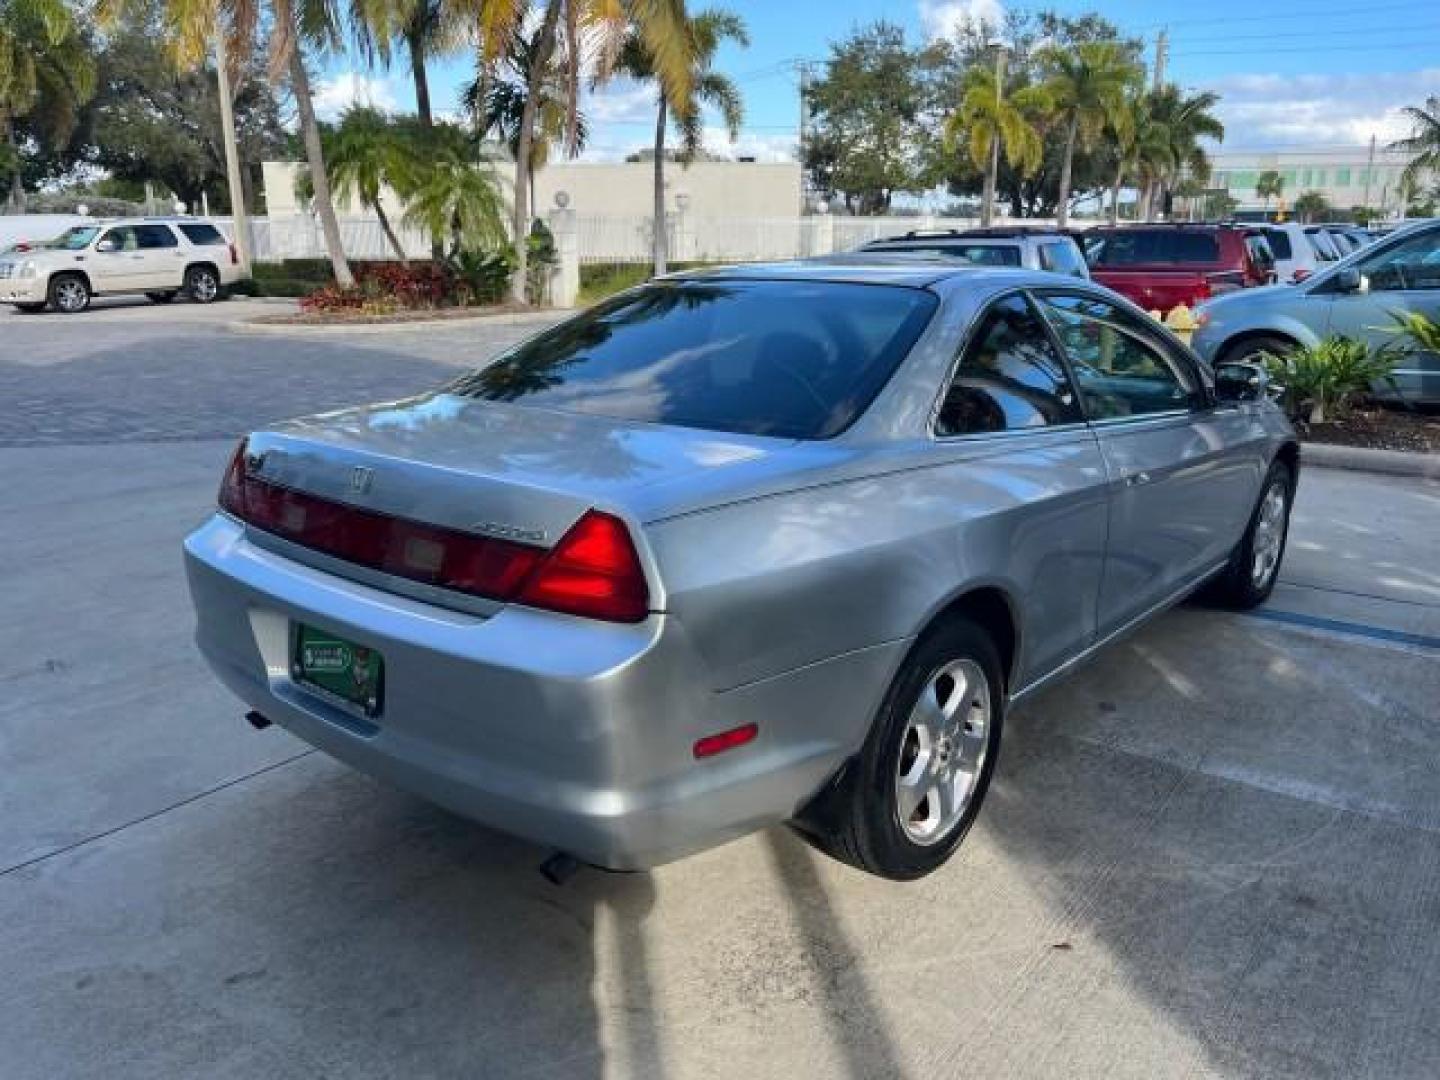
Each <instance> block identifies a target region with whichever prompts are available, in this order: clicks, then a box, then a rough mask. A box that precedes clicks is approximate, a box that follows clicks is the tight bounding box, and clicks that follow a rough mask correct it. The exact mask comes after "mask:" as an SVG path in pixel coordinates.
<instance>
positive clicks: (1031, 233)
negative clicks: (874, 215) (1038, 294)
mask: <svg viewBox="0 0 1440 1080" xmlns="http://www.w3.org/2000/svg"><path fill="white" fill-rule="evenodd" d="M860 250H861V251H864V252H886V251H896V252H906V251H908V252H920V253H924V254H927V255H935V256H939V257H942V258H946V259H959V260H963V261H964V262H967V263H970V264H972V265H974V266H1014V267H1024V268H1025V269H1027V270H1047V271H1049V272H1050V273H1052V274H1064V275H1066V276H1068V277H1078V278H1085V279H1087V280H1088V279H1089V277H1090V270H1089V268H1088V267H1087V266H1086V265H1085V255H1084V253H1083V252H1082V251H1081V250H1080V245H1079V244H1077V243H1076V242H1075V238H1074V237H1073V236H1071V235H1070V234H1069V233H1065V232H1060V231H1058V230H1047V229H966V230H963V231H959V230H954V229H921V230H916V231H914V232H908V233H906V234H905V235H903V236H892V237H889V238H888V239H885V240H874V241H871V242H870V243H868V244H866V245H865V246H864V247H862V248H861V249H860Z"/></svg>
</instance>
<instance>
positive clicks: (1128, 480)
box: [1125, 469, 1150, 487]
mask: <svg viewBox="0 0 1440 1080" xmlns="http://www.w3.org/2000/svg"><path fill="white" fill-rule="evenodd" d="M1149 482H1150V474H1149V473H1148V472H1145V471H1144V470H1143V469H1142V470H1140V471H1139V472H1132V473H1127V474H1126V476H1125V486H1126V487H1139V486H1140V485H1141V484H1148V483H1149Z"/></svg>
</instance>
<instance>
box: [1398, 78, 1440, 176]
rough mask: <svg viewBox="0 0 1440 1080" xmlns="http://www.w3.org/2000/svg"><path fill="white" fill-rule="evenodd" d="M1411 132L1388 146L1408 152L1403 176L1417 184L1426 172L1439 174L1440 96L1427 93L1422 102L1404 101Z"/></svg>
mask: <svg viewBox="0 0 1440 1080" xmlns="http://www.w3.org/2000/svg"><path fill="white" fill-rule="evenodd" d="M1405 116H1406V118H1407V119H1408V120H1409V121H1410V134H1409V135H1408V136H1407V137H1405V138H1403V139H1398V140H1396V141H1395V142H1393V143H1391V144H1390V149H1391V150H1398V151H1400V152H1401V153H1402V154H1408V155H1409V157H1410V161H1409V163H1408V164H1407V165H1406V166H1405V172H1404V174H1403V179H1404V180H1406V181H1408V182H1409V183H1410V184H1411V185H1412V187H1415V188H1418V187H1419V185H1420V182H1421V181H1422V180H1423V179H1424V178H1425V177H1426V176H1427V175H1435V176H1440V97H1434V96H1431V97H1428V98H1426V99H1425V104H1424V105H1407V106H1406V107H1405Z"/></svg>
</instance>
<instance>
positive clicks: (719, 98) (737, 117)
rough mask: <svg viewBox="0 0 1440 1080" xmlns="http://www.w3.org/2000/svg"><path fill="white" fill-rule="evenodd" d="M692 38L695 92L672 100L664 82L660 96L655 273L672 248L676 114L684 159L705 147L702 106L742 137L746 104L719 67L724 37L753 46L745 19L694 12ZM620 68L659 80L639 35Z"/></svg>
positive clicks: (657, 110) (654, 216)
mask: <svg viewBox="0 0 1440 1080" xmlns="http://www.w3.org/2000/svg"><path fill="white" fill-rule="evenodd" d="M687 29H688V31H689V38H690V60H689V63H690V95H689V99H688V100H680V101H674V100H671V98H670V96H669V94H668V93H667V92H666V88H665V87H664V86H663V85H661V86H660V87H659V88H658V89H657V90H656V94H655V148H654V149H655V162H654V177H655V184H654V210H653V211H652V224H651V240H652V242H651V258H652V262H653V267H654V273H655V275H656V276H659V275H660V274H663V273H665V270H666V260H667V258H668V254H669V253H668V251H667V250H666V240H667V237H666V228H665V134H666V130H667V128H668V127H669V123H670V119H671V118H672V117H673V119H674V121H675V126H676V128H677V130H678V131H679V134H680V160H681V161H682V162H687V163H688V162H690V161H692V160H694V157H695V155H696V154H697V153H698V152H699V151H700V145H701V139H702V127H701V119H702V112H701V110H702V108H703V106H705V105H712V106H714V107H715V108H717V109H718V110H719V111H720V116H721V118H722V119H723V120H724V122H725V128H726V130H727V131H728V132H729V134H730V141H731V142H734V141H735V140H736V139H738V138H739V137H740V125H741V123H742V122H743V121H744V117H745V106H744V103H743V102H742V100H741V97H740V88H739V87H738V86H736V85H735V83H734V82H733V81H731V79H730V78H729V77H728V76H725V75H722V74H721V73H720V72H718V71H716V70H714V63H715V53H716V51H717V50H718V49H719V48H720V45H721V44H722V43H723V42H725V41H734V42H736V43H737V44H739V45H743V46H747V47H748V46H749V44H750V36H749V35H748V34H747V33H746V32H745V21H744V20H743V19H741V18H740V16H738V15H736V14H733V13H732V12H729V11H724V10H722V9H720V8H711V9H708V10H706V11H701V12H699V13H698V14H696V15H694V16H692V17H691V18H690V20H689V24H688V27H687ZM616 70H617V71H619V72H623V73H624V74H626V75H629V76H630V77H631V78H635V79H641V80H651V79H654V78H655V62H654V60H653V59H652V58H651V56H650V53H649V50H648V49H647V48H646V45H645V41H644V39H643V38H642V37H640V36H639V35H638V34H632V35H631V36H630V37H629V38H627V39H626V41H625V44H624V46H623V47H622V48H621V51H620V59H619V61H618V63H617V64H616Z"/></svg>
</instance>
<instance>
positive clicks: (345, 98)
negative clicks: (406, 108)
mask: <svg viewBox="0 0 1440 1080" xmlns="http://www.w3.org/2000/svg"><path fill="white" fill-rule="evenodd" d="M314 96H315V114H316V115H317V116H319V117H320V119H321V120H334V119H335V118H336V117H338V116H339V115H340V114H341V113H342V112H344V111H345V110H346V109H348V108H349V107H350V106H351V105H373V106H374V107H375V108H377V109H381V110H383V111H384V112H394V111H395V110H396V109H397V108H399V105H400V100H399V96H398V94H397V92H396V85H395V80H394V78H393V77H391V76H382V77H380V78H371V77H370V76H368V75H362V74H361V73H360V72H358V71H342V72H339V73H337V74H335V75H332V76H330V77H329V78H328V79H324V80H322V81H321V82H320V84H319V85H318V86H317V87H316V88H315V91H314Z"/></svg>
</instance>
